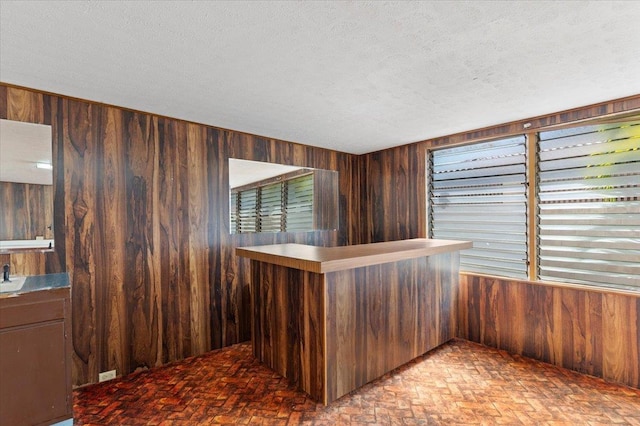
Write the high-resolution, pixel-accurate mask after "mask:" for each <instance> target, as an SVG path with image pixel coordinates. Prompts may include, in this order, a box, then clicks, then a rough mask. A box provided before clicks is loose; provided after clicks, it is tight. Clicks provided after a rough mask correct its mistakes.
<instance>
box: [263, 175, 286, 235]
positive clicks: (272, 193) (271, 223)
mask: <svg viewBox="0 0 640 426" xmlns="http://www.w3.org/2000/svg"><path fill="white" fill-rule="evenodd" d="M281 221H282V183H275V184H271V185H266V186H263V187H261V188H260V208H259V223H260V230H259V231H260V232H280V231H281V228H282V224H281Z"/></svg>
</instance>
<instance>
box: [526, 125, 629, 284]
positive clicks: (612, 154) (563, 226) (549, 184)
mask: <svg viewBox="0 0 640 426" xmlns="http://www.w3.org/2000/svg"><path fill="white" fill-rule="evenodd" d="M539 137H540V140H539V143H538V150H539V151H538V157H539V158H538V169H539V170H538V173H537V175H538V183H537V184H538V197H539V199H538V210H539V222H538V268H539V270H538V275H539V279H543V280H552V281H565V282H574V283H580V284H596V285H600V286H609V287H623V288H629V289H638V288H640V121H635V122H629V123H618V124H607V125H597V126H584V127H578V128H572V129H565V130H556V131H549V132H542V133H540V135H539Z"/></svg>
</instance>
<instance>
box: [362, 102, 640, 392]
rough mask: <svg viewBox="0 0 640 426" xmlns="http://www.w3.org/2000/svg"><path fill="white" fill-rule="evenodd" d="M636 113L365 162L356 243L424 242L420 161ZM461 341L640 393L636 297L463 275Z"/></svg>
mask: <svg viewBox="0 0 640 426" xmlns="http://www.w3.org/2000/svg"><path fill="white" fill-rule="evenodd" d="M638 110H640V95H636V96H632V97H629V98H625V99H620V100H614V101H611V102H604V103H601V104H597V105H591V106H587V107H584V108H577V109H573V110H570V111H563V112H559V113H556V114H550V115H546V116H541V117H536V118H532V119H527V120H521V121H517V122H512V123H507V124H504V125H500V126H495V127H490V128H486V129H480V130H476V131H472V132H467V133H460V134H455V135H451V136H447V137H442V138H437V139H433V140H427V141H423V142H419V143H415V144H411V145H406V146H401V147H397V148H392V149H388V150H385V151H381V152H375V153H371V154H366V155H363V156H361V157H360V158H359V161H360V163H361V164H360V170H361V178H360V179H361V182H362V187H361V195H362V202H361V205H360V208H361V209H362V210H361V212H362V217H363V219H364V221H363V224H362V225H363V226H362V236H361V242H362V243H369V242H378V241H390V240H400V239H404V238H416V237H418V238H424V237H427V227H426V190H427V188H426V164H425V163H426V154H427V150H428V149H430V148H435V147H442V146H449V145H454V144H463V143H467V142H471V141H478V140H488V139H493V138H499V137H505V136H512V135H515V134H522V133H523V131H524V125H525V123H526V124H529V125H530V126H528V127H527V131H535V130H536V129H539V128H542V127H545V126H560V125H565V124H570V123H578V122H581V121H583V120H587V119H592V118H597V117H601V116H606V115H610V114H617V113H625V112H627V111H636V112H637V111H638ZM461 285H462V291H461V294H460V299H459V303H460V304H459V310H458V312H459V318H458V321H459V323H460V324H461V325H460V327H461V328H460V331H459V336H460V337H463V338H466V339H469V340H472V341H475V342H479V343H483V344H486V345H489V346H494V347H499V348H502V349H506V350H508V351H510V352H513V353H518V354H522V355H527V356H530V357H532V358H536V359H539V360H543V361H546V362H551V363H555V364H557V365H560V366H563V367H566V368H570V369H573V370H577V371H581V372H586V373H589V374H593V375H595V376H599V377H604V378H605V379H607V380H612V381H615V382H619V383H623V384H627V385H630V386H634V387H640V379H639V376H638V375H639V372H638V370H639V369H640V358H639V353H640V301H639V297H634V296H625V295H620V294H618V295H615V294H611V293H606V292H605V293H599V292H594V291H588V290H582V289H578V288H575V287H574V288H567V287H561V286H556V287H553V286H541V285H539V284H532V283H527V282H520V281H515V280H495V279H490V278H484V277H479V276H474V275H470V274H466V275H463V279H462V283H461Z"/></svg>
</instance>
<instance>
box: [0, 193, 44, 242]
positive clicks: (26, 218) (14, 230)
mask: <svg viewBox="0 0 640 426" xmlns="http://www.w3.org/2000/svg"><path fill="white" fill-rule="evenodd" d="M0 200H2V214H0V240H35V239H36V237H37V236H41V237H44V238H45V239H51V238H53V186H52V185H35V184H28V183H15V182H0Z"/></svg>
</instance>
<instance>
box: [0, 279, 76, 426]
mask: <svg viewBox="0 0 640 426" xmlns="http://www.w3.org/2000/svg"><path fill="white" fill-rule="evenodd" d="M70 318H71V301H70V289H69V288H68V287H67V288H58V289H50V290H41V291H33V292H28V293H22V294H12V295H0V425H49V424H52V423H56V422H59V421H62V420H67V419H70V418H72V417H73V411H72V409H73V405H72V394H71V391H72V390H71V321H70Z"/></svg>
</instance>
